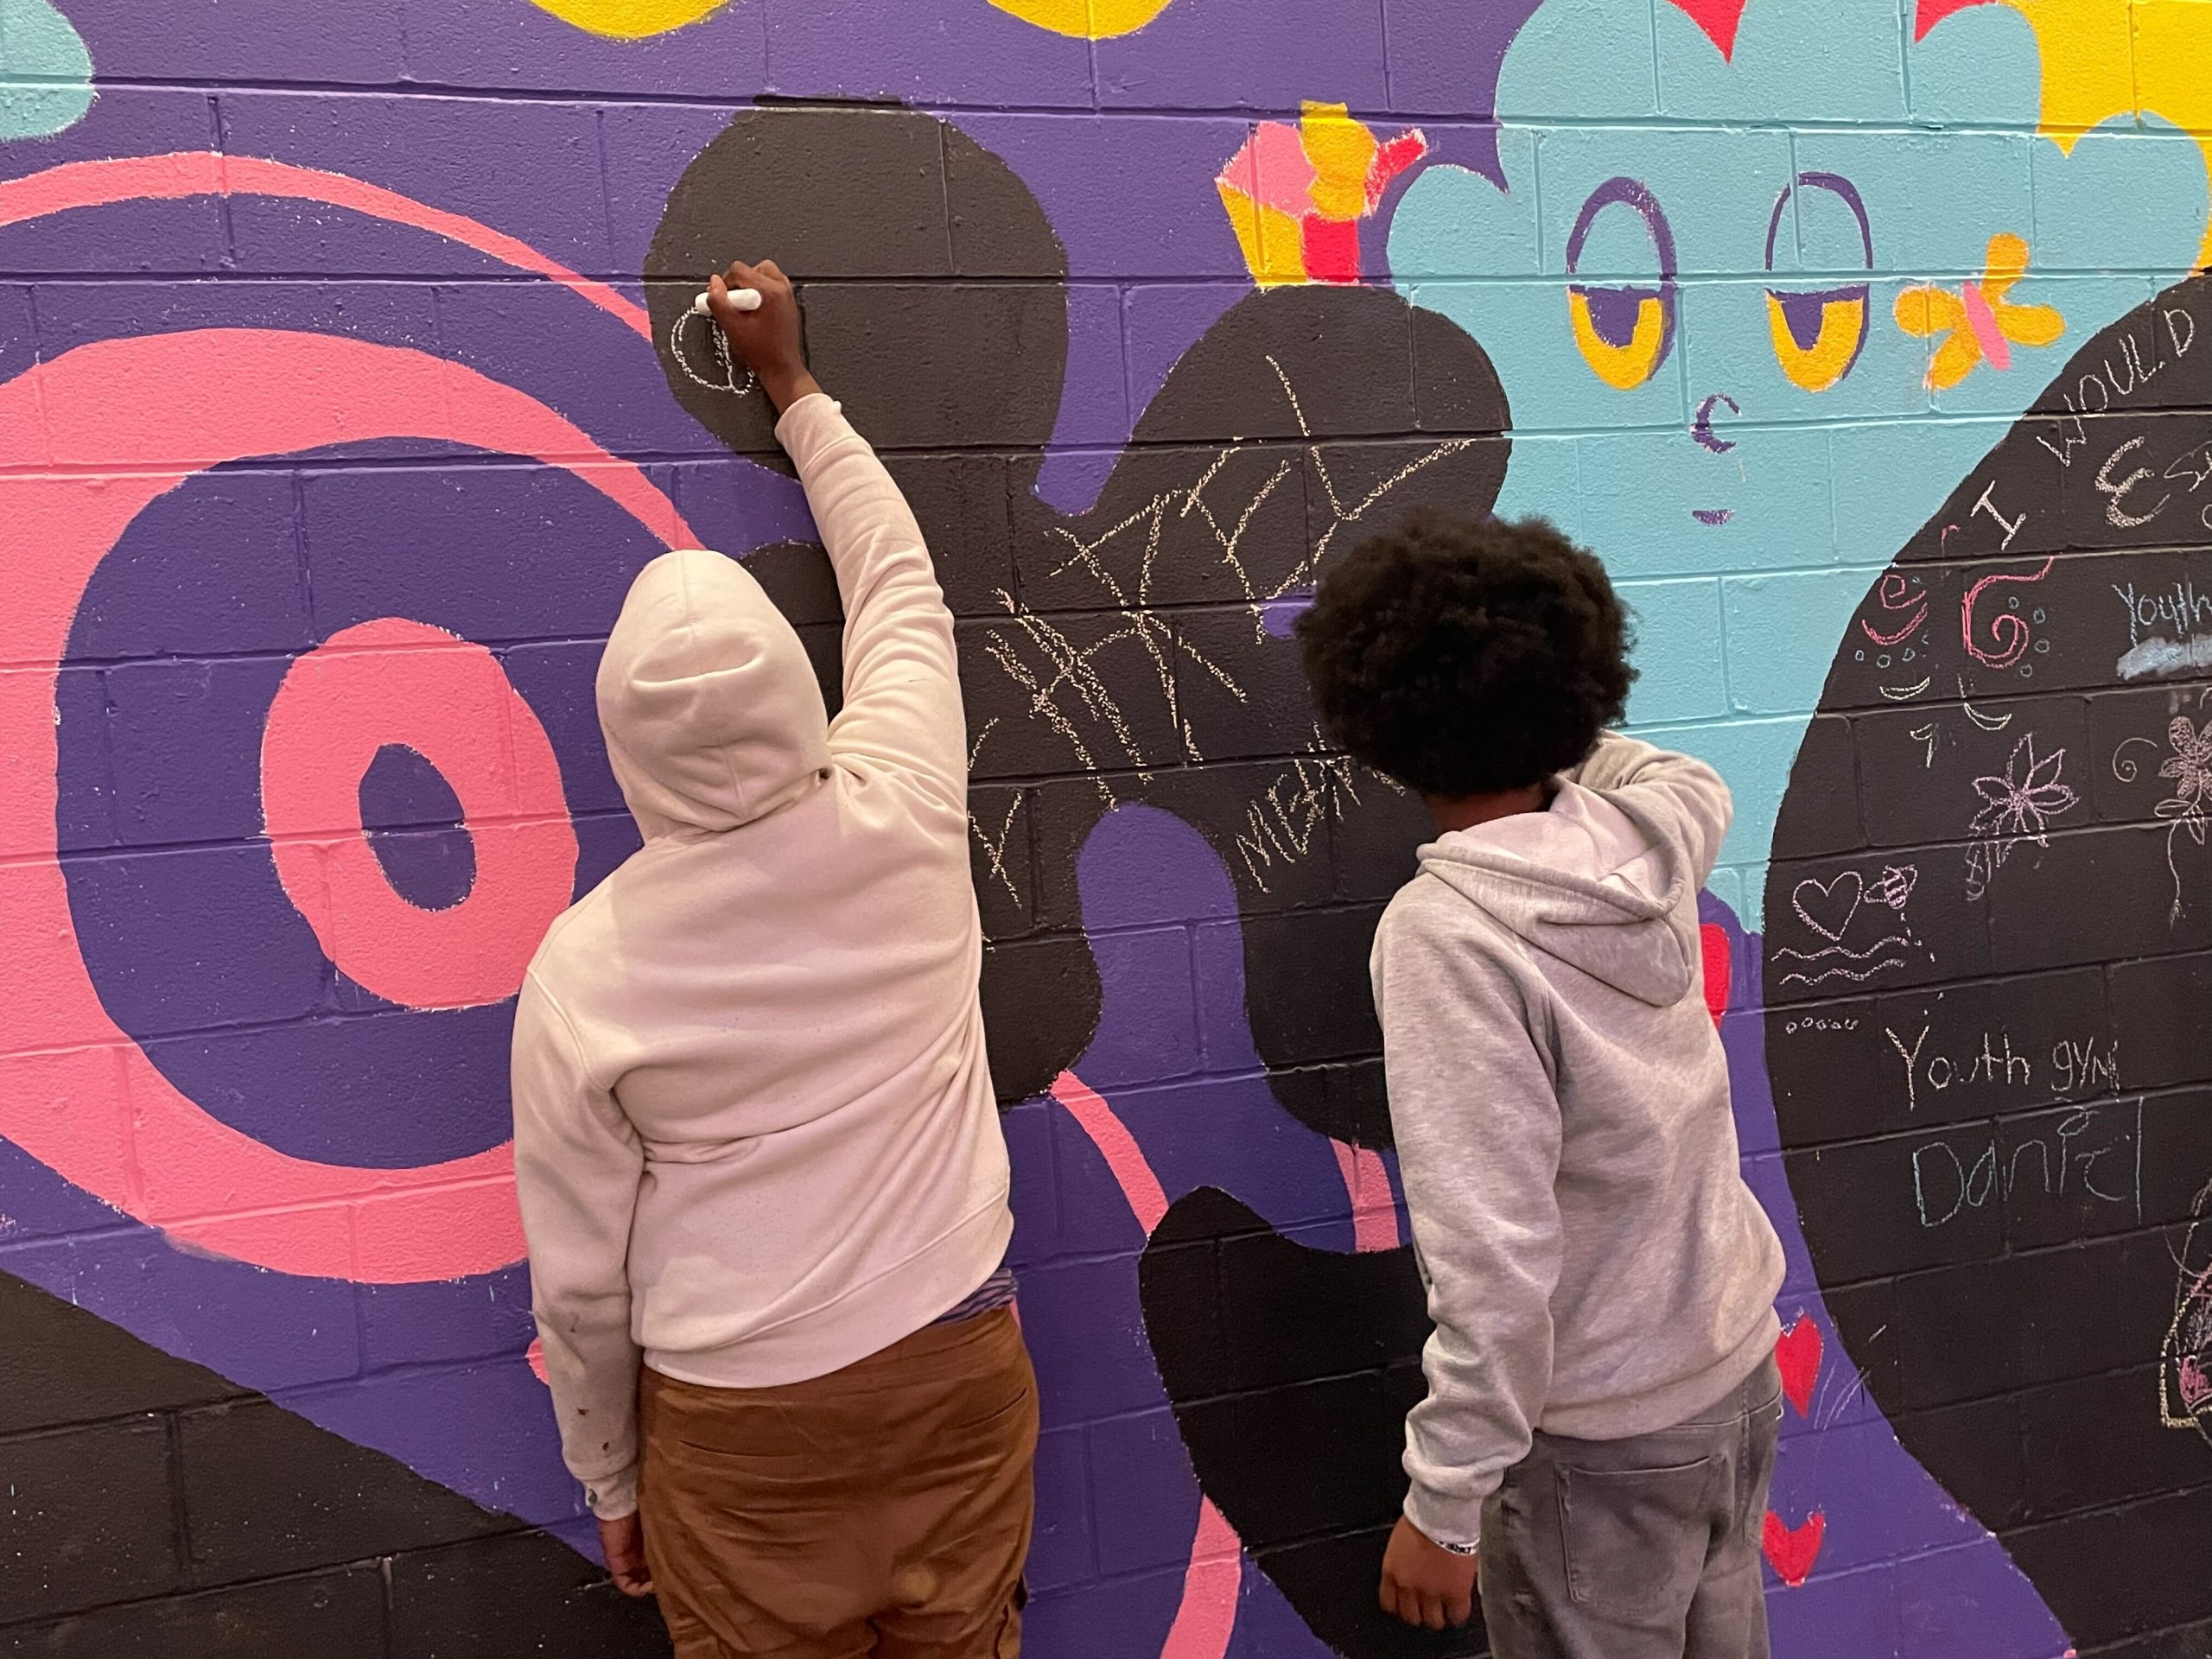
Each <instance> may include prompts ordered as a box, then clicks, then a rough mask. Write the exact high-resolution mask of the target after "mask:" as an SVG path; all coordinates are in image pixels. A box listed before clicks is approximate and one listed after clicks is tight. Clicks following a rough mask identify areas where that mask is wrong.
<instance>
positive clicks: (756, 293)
mask: <svg viewBox="0 0 2212 1659" xmlns="http://www.w3.org/2000/svg"><path fill="white" fill-rule="evenodd" d="M729 302H730V303H731V304H732V305H734V306H735V307H736V308H738V309H739V310H741V311H758V310H759V309H760V289H757V288H733V289H730V291H729ZM691 315H693V316H695V317H710V316H712V315H714V312H713V310H712V308H709V305H708V304H707V296H705V295H704V294H702V295H700V296H699V297H698V298H696V300H693V301H692V302H691Z"/></svg>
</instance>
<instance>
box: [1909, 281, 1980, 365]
mask: <svg viewBox="0 0 2212 1659" xmlns="http://www.w3.org/2000/svg"><path fill="white" fill-rule="evenodd" d="M1897 327H1900V328H1902V329H1904V332H1905V333H1907V334H1914V335H1917V336H1918V337H1920V338H1921V339H1923V340H1926V339H1929V337H1931V336H1933V335H1936V334H1941V335H1942V336H1943V343H1942V345H1941V346H1937V347H1936V354H1935V355H1934V356H1933V357H1931V358H1929V359H1928V384H1929V385H1930V386H1932V387H1933V388H1935V390H1936V391H1949V390H1950V389H1951V388H1952V387H1953V386H1955V385H1958V384H1959V382H1960V381H1961V380H1963V379H1965V378H1967V376H1968V375H1969V374H1972V373H1973V372H1974V369H1975V367H1976V366H1977V365H1979V364H1980V361H1981V342H1980V340H1976V339H1975V338H1974V328H1973V326H1972V325H1971V324H1969V323H1968V322H1967V302H1965V301H1964V300H1962V299H1961V298H1960V297H1959V296H1957V295H1955V294H1953V293H1951V292H1949V291H1948V289H1941V288H1932V287H1929V286H1928V285H1926V284H1922V285H1920V286H1918V287H1914V288H1908V289H1905V290H1904V293H1902V294H1900V295H1898V296H1897Z"/></svg>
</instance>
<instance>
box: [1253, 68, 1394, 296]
mask: <svg viewBox="0 0 2212 1659" xmlns="http://www.w3.org/2000/svg"><path fill="white" fill-rule="evenodd" d="M1427 153H1428V140H1427V138H1426V137H1423V136H1422V135H1421V130H1420V129H1419V128H1408V130H1405V131H1404V132H1402V133H1400V134H1399V135H1398V136H1397V137H1395V138H1392V139H1390V140H1389V142H1387V143H1378V142H1377V141H1376V137H1375V135H1374V134H1373V133H1372V132H1370V130H1368V129H1367V128H1366V127H1364V126H1363V125H1361V124H1359V123H1358V122H1357V121H1355V120H1353V119H1352V118H1351V115H1350V113H1349V112H1348V111H1346V110H1345V108H1344V105H1341V104H1314V103H1310V102H1309V103H1308V104H1306V105H1305V109H1304V113H1303V114H1302V115H1301V117H1300V120H1299V123H1298V124H1297V125H1296V126H1293V125H1291V124H1290V123H1289V122H1287V121H1263V122H1262V123H1261V124H1260V125H1259V126H1258V127H1257V128H1255V130H1253V133H1252V136H1251V137H1249V138H1248V139H1246V140H1245V141H1244V147H1243V149H1240V150H1238V151H1237V152H1236V155H1234V156H1231V157H1230V161H1229V165H1228V166H1227V167H1224V168H1222V170H1221V175H1220V177H1218V178H1217V179H1216V180H1215V181H1214V188H1216V189H1217V190H1218V191H1220V192H1221V205H1222V206H1223V207H1225V208H1227V209H1228V210H1229V222H1230V226H1233V227H1234V228H1235V230H1236V243H1237V245H1238V246H1239V247H1240V248H1242V249H1243V252H1244V264H1245V265H1246V266H1247V267H1248V268H1249V270H1251V273H1252V277H1253V280H1254V281H1255V282H1256V283H1259V285H1260V286H1261V287H1262V288H1273V287H1276V286H1278V285H1280V284H1282V283H1356V282H1357V281H1358V280H1359V221H1360V220H1361V219H1365V218H1366V217H1368V215H1370V213H1374V211H1375V210H1376V208H1377V207H1380V206H1381V205H1382V201H1383V193H1384V192H1385V191H1386V190H1388V189H1389V187H1390V181H1392V180H1393V179H1395V178H1396V177H1397V176H1398V175H1400V174H1401V173H1403V172H1404V171H1405V170H1406V169H1407V168H1409V167H1411V166H1412V165H1413V164H1414V162H1418V161H1419V160H1421V157H1422V156H1426V155H1427Z"/></svg>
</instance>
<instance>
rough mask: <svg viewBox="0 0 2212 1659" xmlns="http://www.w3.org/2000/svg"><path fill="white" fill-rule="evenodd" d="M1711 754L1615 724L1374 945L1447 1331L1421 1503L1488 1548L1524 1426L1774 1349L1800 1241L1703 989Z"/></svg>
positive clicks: (1420, 1460)
mask: <svg viewBox="0 0 2212 1659" xmlns="http://www.w3.org/2000/svg"><path fill="white" fill-rule="evenodd" d="M1728 814H1729V803H1728V791H1727V788H1726V785H1723V784H1722V783H1721V781H1720V779H1719V777H1717V776H1716V775H1715V774H1714V773H1713V770H1712V769H1711V768H1710V767H1708V766H1705V765H1704V764H1703V763H1702V762H1700V761H1697V760H1690V759H1689V758H1688V756H1685V755H1680V754H1669V753H1664V752H1662V751H1661V750H1658V749H1655V748H1653V747H1651V746H1650V745H1649V744H1648V743H1638V742H1635V741H1630V740H1629V739H1626V738H1619V737H1606V738H1605V739H1603V740H1602V741H1600V742H1599V745H1598V747H1597V750H1596V752H1595V753H1593V754H1592V755H1591V757H1590V759H1589V760H1587V761H1586V762H1585V763H1584V764H1583V765H1582V766H1580V768H1578V769H1577V771H1576V772H1573V773H1572V774H1570V775H1568V776H1567V777H1566V778H1563V779H1561V780H1560V789H1559V793H1558V795H1557V796H1556V797H1554V799H1553V801H1552V804H1551V807H1550V810H1548V811H1545V812H1531V813H1522V814H1516V815H1515V816H1513V817H1504V818H1498V819H1495V820H1493V821H1492V822H1491V823H1485V824H1481V825H1478V826H1477V827H1476V828H1474V829H1461V830H1457V831H1454V832H1453V833H1452V834H1450V835H1447V836H1443V837H1442V838H1440V840H1438V841H1436V842H1433V843H1431V844H1430V845H1428V846H1427V847H1424V848H1422V849H1421V874H1419V875H1417V876H1415V877H1414V879H1413V880H1411V881H1409V882H1408V883H1407V884H1406V886H1405V887H1403V888H1402V889H1401V890H1400V892H1399V893H1398V895H1397V897H1396V898H1395V899H1393V900H1392V901H1391V904H1390V908H1389V911H1388V912H1385V913H1384V915H1383V924H1382V926H1381V927H1380V928H1379V929H1378V930H1377V931H1376V940H1375V959H1374V975H1375V1001H1376V1008H1377V1009H1378V1010H1379V1011H1380V1013H1381V1014H1382V1018H1383V1062H1384V1067H1385V1070H1386V1071H1387V1072H1388V1075H1389V1090H1390V1122H1391V1125H1392V1127H1393V1129H1394V1131H1395V1135H1396V1140H1397V1146H1398V1159H1399V1166H1400V1170H1401V1172H1402V1175H1403V1177H1404V1180H1405V1189H1406V1205H1407V1208H1408V1211H1410V1212H1411V1215H1412V1217H1413V1228H1414V1244H1415V1245H1416V1247H1417V1254H1418V1255H1419V1256H1420V1259H1421V1266H1422V1270H1423V1272H1424V1274H1426V1276H1427V1279H1428V1281H1429V1287H1428V1304H1429V1313H1430V1315H1431V1317H1433V1319H1435V1321H1436V1333H1435V1335H1434V1336H1433V1337H1432V1338H1430V1339H1429V1343H1428V1347H1427V1351H1426V1352H1425V1353H1424V1355H1423V1357H1422V1365H1423V1369H1424V1370H1426V1371H1427V1376H1428V1397H1427V1399H1426V1400H1425V1401H1423V1402H1421V1404H1420V1405H1418V1406H1416V1407H1414V1409H1413V1411H1412V1413H1411V1414H1409V1415H1408V1418H1407V1419H1406V1460H1405V1461H1406V1472H1407V1473H1408V1476H1410V1477H1411V1478H1412V1483H1413V1485H1412V1491H1410V1493H1409V1494H1408V1497H1407V1499H1406V1513H1407V1514H1408V1516H1411V1517H1412V1520H1413V1522H1414V1525H1415V1526H1417V1527H1419V1528H1420V1529H1421V1530H1422V1531H1423V1532H1425V1533H1427V1535H1428V1536H1430V1537H1431V1538H1433V1539H1434V1540H1436V1541H1438V1542H1440V1543H1443V1544H1447V1545H1455V1546H1464V1545H1471V1544H1473V1543H1475V1542H1476V1541H1477V1540H1478V1535H1479V1533H1480V1531H1481V1525H1482V1508H1483V1503H1484V1499H1486V1498H1487V1497H1489V1496H1490V1494H1491V1492H1492V1491H1495V1490H1496V1489H1497V1484H1498V1482H1499V1479H1500V1477H1501V1476H1502V1475H1503V1472H1504V1471H1505V1470H1506V1469H1507V1468H1509V1467H1510V1465H1513V1464H1515V1463H1517V1462H1518V1461H1520V1459H1522V1457H1524V1456H1526V1455H1527V1453H1528V1451H1529V1443H1530V1439H1531V1435H1532V1432H1533V1431H1535V1430H1536V1429H1543V1430H1545V1431H1547V1432H1548V1433H1554V1434H1560V1435H1566V1436H1568V1437H1570V1438H1572V1439H1575V1440H1619V1439H1624V1438H1625V1437H1627V1436H1629V1435H1632V1434H1643V1433H1649V1432H1651V1431H1653V1430H1655V1429H1661V1428H1667V1427H1672V1426H1673V1425H1674V1424H1675V1423H1678V1422H1681V1421H1683V1420H1685V1419H1686V1418H1688V1417H1689V1416H1690V1415H1691V1414H1693V1413H1695V1412H1698V1411H1701V1410H1703V1409H1704V1408H1707V1406H1710V1405H1712V1404H1713V1402H1715V1401H1717V1400H1719V1399H1720V1398H1721V1397H1722V1396H1723V1395H1726V1394H1727V1393H1728V1392H1729V1390H1730V1389H1734V1388H1736V1387H1737V1386H1738V1384H1740V1383H1742V1382H1743V1380H1744V1379H1745V1377H1746V1376H1749V1375H1750V1374H1751V1370H1752V1368H1753V1367H1754V1366H1756V1365H1757V1364H1758V1363H1759V1362H1760V1361H1761V1360H1762V1359H1764V1357H1766V1356H1767V1355H1768V1354H1770V1352H1772V1351H1773V1348H1774V1340H1775V1338H1776V1336H1777V1332H1778V1326H1777V1323H1776V1319H1775V1315H1774V1296H1775V1293H1776V1292H1777V1290H1779V1289H1780V1288H1781V1285H1782V1273H1783V1260H1782V1245H1781V1243H1780V1241H1779V1240H1778V1239H1777V1238H1776V1236H1775V1233H1774V1228H1773V1226H1772V1225H1771V1224H1770V1223H1769V1222H1768V1220H1767V1218H1766V1215H1765V1212H1764V1211H1762V1210H1761V1209H1760V1208H1759V1205H1758V1199H1757V1198H1754V1197H1753V1196H1752V1194H1751V1189H1750V1188H1749V1187H1747V1186H1746V1185H1745V1184H1744V1179H1743V1175H1742V1172H1741V1166H1740V1164H1739V1162H1738V1154H1737V1147H1736V1124H1735V1118H1734V1116H1733V1113H1732V1109H1731V1107H1730V1103H1729V1097H1728V1064H1727V1058H1726V1055H1725V1054H1724V1053H1723V1052H1722V1050H1721V1046H1720V1039H1719V1034H1718V1033H1716V1032H1715V1031H1714V1030H1713V1020H1712V1017H1711V1015H1710V1014H1708V1013H1707V1009H1706V1006H1705V999H1704V997H1703V996H1702V995H1701V994H1700V992H1701V988H1702V982H1703V962H1702V953H1701V951H1700V948H1699V940H1698V921H1697V893H1698V889H1699V887H1700V886H1702V885H1703V883H1704V881H1705V879H1706V877H1707V876H1708V875H1709V874H1712V871H1713V855H1714V854H1715V853H1716V852H1717V851H1718V850H1719V846H1720V838H1721V836H1722V835H1723V834H1724V833H1725V832H1726V829H1727V828H1728Z"/></svg>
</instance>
